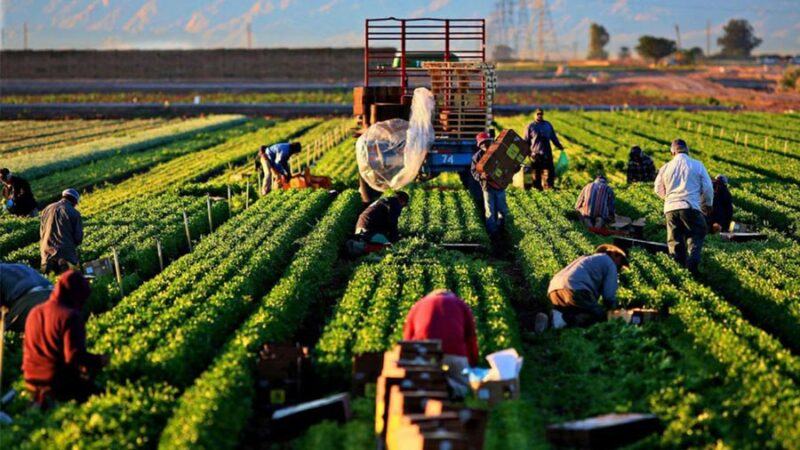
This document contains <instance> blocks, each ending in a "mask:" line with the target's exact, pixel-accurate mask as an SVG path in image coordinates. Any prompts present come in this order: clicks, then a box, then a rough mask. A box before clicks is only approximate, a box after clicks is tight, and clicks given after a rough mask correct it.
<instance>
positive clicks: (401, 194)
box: [394, 191, 409, 205]
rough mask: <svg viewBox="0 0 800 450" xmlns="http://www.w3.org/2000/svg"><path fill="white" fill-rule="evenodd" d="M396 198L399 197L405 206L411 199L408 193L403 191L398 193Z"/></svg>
mask: <svg viewBox="0 0 800 450" xmlns="http://www.w3.org/2000/svg"><path fill="white" fill-rule="evenodd" d="M394 196H395V197H397V199H398V200H400V203H402V204H403V205H407V204H408V199H409V197H408V194H407V193H405V192H403V191H397V192H395V194H394Z"/></svg>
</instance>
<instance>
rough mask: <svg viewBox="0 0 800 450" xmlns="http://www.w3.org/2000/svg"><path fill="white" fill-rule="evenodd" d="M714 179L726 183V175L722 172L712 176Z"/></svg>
mask: <svg viewBox="0 0 800 450" xmlns="http://www.w3.org/2000/svg"><path fill="white" fill-rule="evenodd" d="M714 179H715V180H717V181H719V182H721V183H722V184H728V177H726V176H725V175H723V174H719V175H717V176H716V177H714Z"/></svg>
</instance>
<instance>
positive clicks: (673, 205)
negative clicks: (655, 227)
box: [655, 139, 714, 274]
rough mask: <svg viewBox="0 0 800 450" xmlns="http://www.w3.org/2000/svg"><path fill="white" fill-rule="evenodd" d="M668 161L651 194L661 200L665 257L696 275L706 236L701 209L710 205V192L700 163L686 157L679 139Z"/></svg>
mask: <svg viewBox="0 0 800 450" xmlns="http://www.w3.org/2000/svg"><path fill="white" fill-rule="evenodd" d="M670 152H671V153H672V160H671V161H670V162H668V163H666V164H664V166H662V167H661V169H660V170H659V171H658V176H656V181H655V191H656V194H658V196H659V197H661V198H663V199H664V214H665V215H666V220H667V246H668V247H669V254H670V255H671V256H672V257H673V258H674V259H675V260H676V261H677V262H678V264H680V265H682V266H684V267H686V268H687V269H689V271H690V272H692V274H697V272H698V266H699V265H700V254H701V252H702V250H703V241H704V240H705V237H706V233H707V225H706V221H705V218H704V217H703V213H702V211H703V209H705V208H708V209H710V208H711V207H712V205H713V204H714V188H713V186H712V184H711V177H709V176H708V171H706V168H705V166H703V163H701V162H700V161H698V160H696V159H692V158H690V157H689V147H688V146H687V145H686V142H684V141H683V139H675V140H674V141H672V146H671V147H670Z"/></svg>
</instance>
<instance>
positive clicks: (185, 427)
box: [159, 191, 360, 449]
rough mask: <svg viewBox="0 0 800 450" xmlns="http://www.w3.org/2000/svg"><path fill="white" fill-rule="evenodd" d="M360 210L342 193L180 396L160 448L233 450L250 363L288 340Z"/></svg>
mask: <svg viewBox="0 0 800 450" xmlns="http://www.w3.org/2000/svg"><path fill="white" fill-rule="evenodd" d="M359 206H360V199H359V196H358V194H357V193H355V192H353V191H346V192H344V193H342V194H340V195H339V198H338V199H337V200H336V201H335V202H334V203H333V205H332V206H331V207H330V209H329V211H328V213H326V215H325V216H324V217H323V219H322V220H321V221H320V223H319V224H317V227H316V228H315V230H314V231H313V232H312V233H310V234H309V235H308V236H307V237H306V238H305V239H304V241H303V246H302V248H301V250H300V251H298V253H297V254H296V255H295V258H294V261H293V262H292V264H291V265H290V266H289V267H288V268H287V270H286V272H285V273H284V275H283V277H282V278H281V280H280V281H279V282H278V284H276V285H275V287H273V288H272V290H271V291H270V293H269V294H268V295H267V296H266V297H265V298H264V299H263V300H261V301H260V302H259V304H258V306H257V307H256V310H255V312H254V313H253V314H252V315H251V316H250V318H249V319H248V320H247V321H246V322H245V323H244V325H243V326H242V327H240V328H239V330H238V331H237V332H236V334H235V335H234V337H233V338H232V339H231V340H230V341H228V343H227V344H225V346H224V347H223V350H222V352H221V353H220V355H219V356H218V357H217V358H216V360H215V361H214V363H213V364H212V365H211V367H210V368H209V369H208V370H206V371H205V372H204V373H203V374H202V375H201V376H200V377H199V378H198V379H197V380H196V381H195V383H194V385H193V386H192V387H190V388H189V389H188V390H187V391H186V392H185V393H184V395H183V397H181V399H180V400H179V402H178V406H177V408H176V409H175V411H174V413H173V415H172V418H171V419H170V420H169V422H168V423H167V426H166V428H165V430H164V432H163V433H162V436H161V441H160V443H159V447H160V448H165V449H166V448H169V449H176V448H207V449H219V448H234V447H235V446H236V444H237V443H238V441H239V438H240V435H241V432H242V430H243V428H244V426H245V424H246V423H247V420H248V418H249V417H250V415H251V413H252V408H253V399H254V396H255V392H254V385H255V380H254V360H255V353H256V351H257V350H258V347H259V346H260V345H261V344H263V343H264V342H267V341H284V340H287V339H291V337H292V336H293V335H294V334H295V331H296V330H297V328H298V327H299V326H300V323H301V322H302V320H303V317H304V316H305V315H306V313H307V310H308V308H309V306H310V304H311V303H312V302H313V301H314V299H315V298H316V297H318V296H319V291H320V289H322V288H323V287H324V286H325V285H326V284H327V283H328V282H329V281H330V279H331V277H332V272H333V270H334V267H335V263H336V260H337V255H338V250H339V247H340V246H341V244H342V243H343V241H344V239H345V238H346V237H347V234H348V233H349V232H350V227H351V226H352V222H353V221H354V220H355V218H356V215H357V213H358V208H359Z"/></svg>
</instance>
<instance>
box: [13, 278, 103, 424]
mask: <svg viewBox="0 0 800 450" xmlns="http://www.w3.org/2000/svg"><path fill="white" fill-rule="evenodd" d="M89 294H90V287H89V282H88V281H87V280H86V278H84V277H83V275H82V274H81V273H80V272H78V271H75V270H68V271H66V272H64V273H63V274H62V275H61V276H59V278H58V282H57V283H56V287H55V289H54V290H53V292H52V293H51V294H50V297H49V298H48V299H47V301H45V302H44V303H42V304H40V305H38V306H36V307H34V308H33V309H32V310H31V312H30V314H28V318H27V320H26V321H25V340H24V342H23V348H22V372H23V377H24V379H25V387H26V388H27V389H28V391H30V392H31V394H32V395H33V397H34V402H35V403H36V404H38V405H39V406H41V407H44V408H47V407H48V406H49V405H50V404H51V403H52V401H53V400H57V401H65V400H71V399H76V400H78V401H82V400H85V399H86V398H87V397H88V396H89V395H92V394H93V393H96V392H97V391H98V389H97V388H96V387H95V386H94V381H93V377H94V375H96V373H97V371H99V370H100V369H101V368H102V367H103V366H105V365H107V364H108V361H109V358H108V356H105V355H95V354H92V353H89V352H88V351H87V349H86V324H85V322H84V318H83V305H84V304H85V303H86V299H87V298H89Z"/></svg>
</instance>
